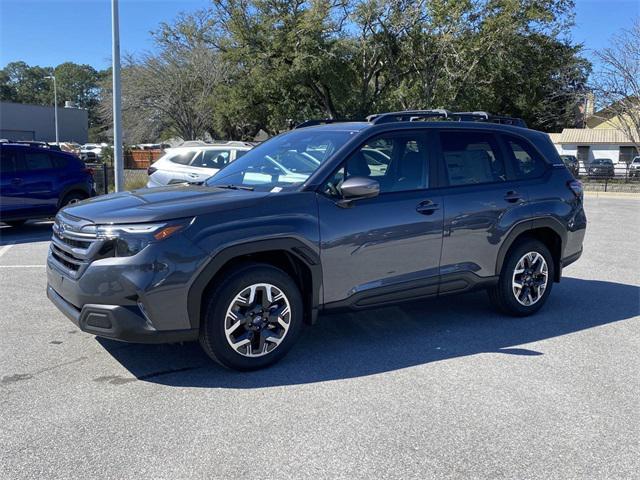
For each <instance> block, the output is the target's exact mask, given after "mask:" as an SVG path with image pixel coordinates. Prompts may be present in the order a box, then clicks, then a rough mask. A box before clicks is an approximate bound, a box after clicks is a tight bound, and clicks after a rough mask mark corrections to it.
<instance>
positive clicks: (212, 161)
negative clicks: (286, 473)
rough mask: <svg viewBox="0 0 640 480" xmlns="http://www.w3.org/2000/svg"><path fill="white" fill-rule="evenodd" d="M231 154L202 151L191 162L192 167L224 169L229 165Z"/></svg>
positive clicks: (227, 152)
mask: <svg viewBox="0 0 640 480" xmlns="http://www.w3.org/2000/svg"><path fill="white" fill-rule="evenodd" d="M230 157H231V152H230V151H229V150H204V151H203V152H200V153H199V154H198V155H197V156H196V157H195V158H194V159H193V161H192V162H191V166H192V167H202V168H218V169H220V168H224V167H225V166H226V165H227V163H229V158H230Z"/></svg>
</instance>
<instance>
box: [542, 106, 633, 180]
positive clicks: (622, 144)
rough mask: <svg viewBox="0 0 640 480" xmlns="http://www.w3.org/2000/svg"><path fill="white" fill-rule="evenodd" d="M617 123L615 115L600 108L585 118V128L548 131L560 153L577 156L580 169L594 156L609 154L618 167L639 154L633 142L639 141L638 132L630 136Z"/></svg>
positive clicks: (599, 156)
mask: <svg viewBox="0 0 640 480" xmlns="http://www.w3.org/2000/svg"><path fill="white" fill-rule="evenodd" d="M619 125H620V119H619V118H618V117H616V116H611V115H607V113H606V111H600V112H596V113H595V114H594V115H592V116H590V117H589V118H588V119H587V121H586V127H587V128H565V129H564V130H562V132H561V133H550V134H549V137H551V141H552V142H553V144H554V145H555V147H556V149H557V150H558V153H559V154H560V155H574V156H575V157H577V158H578V160H579V161H580V166H581V169H582V168H583V167H584V164H585V163H589V162H590V161H592V160H594V159H596V158H608V159H610V160H611V161H612V162H613V164H614V166H616V165H617V167H616V171H618V170H620V169H624V167H626V163H629V162H631V160H633V158H634V157H635V156H637V155H638V150H637V148H636V145H637V144H638V143H640V132H638V133H637V135H636V138H635V139H631V138H630V137H629V136H628V135H626V134H625V133H624V132H623V131H622V129H620V128H617V127H619ZM633 140H635V143H634V141H633Z"/></svg>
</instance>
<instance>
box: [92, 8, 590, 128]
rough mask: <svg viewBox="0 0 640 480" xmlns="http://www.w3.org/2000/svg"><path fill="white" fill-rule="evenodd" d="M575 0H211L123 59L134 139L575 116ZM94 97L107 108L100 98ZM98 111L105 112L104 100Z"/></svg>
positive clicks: (579, 75)
mask: <svg viewBox="0 0 640 480" xmlns="http://www.w3.org/2000/svg"><path fill="white" fill-rule="evenodd" d="M572 8H573V1H572V0H455V1H454V0H329V1H318V0H212V5H211V7H210V8H206V9H203V10H199V11H196V12H194V13H191V14H187V15H181V16H180V17H178V18H177V20H176V21H175V22H173V23H167V24H162V25H161V27H160V29H159V30H158V31H157V32H155V34H154V38H155V41H156V44H157V46H158V53H156V54H153V55H150V54H147V55H142V56H138V57H136V58H132V59H130V61H129V62H128V63H127V64H126V65H125V68H124V69H123V92H124V93H123V109H124V116H125V126H126V127H127V131H128V132H130V133H131V132H137V133H135V135H134V137H135V138H142V137H144V138H149V139H151V138H152V137H153V136H154V135H158V134H159V133H158V132H167V133H168V132H174V133H178V132H179V134H180V136H182V137H183V138H195V137H194V136H201V135H203V134H205V133H206V134H208V135H211V136H212V137H215V138H221V137H222V138H234V139H250V138H252V137H253V136H254V135H255V134H256V133H257V132H258V131H259V130H265V131H266V132H268V133H269V134H274V133H277V132H279V131H282V130H283V129H285V128H288V127H287V125H289V124H290V122H291V121H293V122H297V121H302V120H305V119H308V118H340V119H362V118H363V117H365V116H366V115H369V114H371V113H376V112H379V111H388V110H401V109H408V108H438V107H440V108H442V107H444V108H449V109H459V110H487V111H490V112H492V113H499V114H511V115H516V116H521V117H523V118H524V119H525V120H526V121H527V123H528V124H529V125H531V126H532V127H534V128H541V129H546V130H557V129H561V128H562V127H563V126H566V125H572V124H573V122H574V110H575V108H576V105H577V104H578V103H579V101H580V96H581V88H582V86H583V85H584V84H585V83H586V80H587V77H588V75H589V69H590V65H589V63H588V62H587V61H586V60H585V59H584V58H582V57H581V55H580V53H581V48H582V47H581V46H580V45H573V44H571V43H570V42H568V41H565V40H563V39H562V37H561V36H560V34H561V32H563V31H566V28H567V26H569V25H570V24H571V22H572ZM107 100H108V99H106V97H105V102H104V104H105V106H107V107H108V106H109V102H108V101H107ZM104 111H105V113H106V114H108V113H109V111H108V108H105V109H104Z"/></svg>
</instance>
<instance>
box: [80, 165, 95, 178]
mask: <svg viewBox="0 0 640 480" xmlns="http://www.w3.org/2000/svg"><path fill="white" fill-rule="evenodd" d="M82 171H83V172H84V173H88V174H89V175H91V176H92V177H93V168H89V167H87V168H83V169H82Z"/></svg>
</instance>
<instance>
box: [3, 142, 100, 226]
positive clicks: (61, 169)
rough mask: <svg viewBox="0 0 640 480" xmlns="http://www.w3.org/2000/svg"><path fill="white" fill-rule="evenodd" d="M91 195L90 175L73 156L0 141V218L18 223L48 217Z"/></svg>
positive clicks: (7, 221)
mask: <svg viewBox="0 0 640 480" xmlns="http://www.w3.org/2000/svg"><path fill="white" fill-rule="evenodd" d="M93 195H95V188H94V180H93V174H92V172H91V170H90V169H88V168H87V167H86V166H85V164H84V162H82V161H81V160H80V159H78V157H76V156H75V155H72V154H69V153H65V152H61V151H56V150H52V149H49V148H46V147H45V148H43V147H40V146H35V145H26V144H12V143H0V221H1V222H4V223H7V224H9V225H14V226H15V225H21V224H23V223H24V222H25V221H26V220H28V219H32V218H44V217H52V216H54V215H55V214H56V212H57V211H58V210H59V209H60V208H62V207H64V206H65V205H69V204H71V203H74V202H77V201H79V200H84V199H85V198H89V197H91V196H93Z"/></svg>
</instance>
